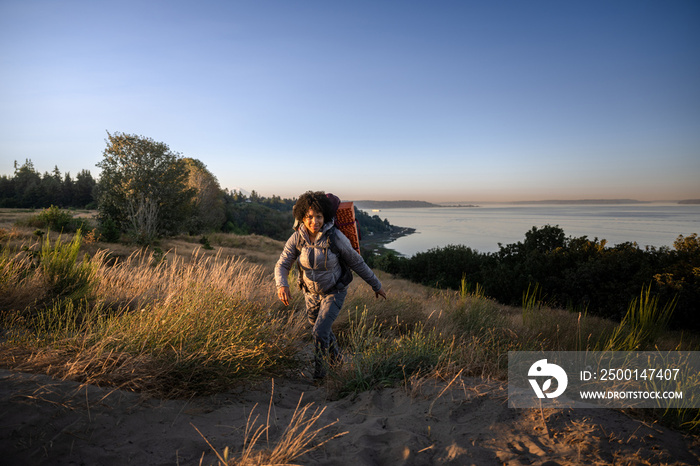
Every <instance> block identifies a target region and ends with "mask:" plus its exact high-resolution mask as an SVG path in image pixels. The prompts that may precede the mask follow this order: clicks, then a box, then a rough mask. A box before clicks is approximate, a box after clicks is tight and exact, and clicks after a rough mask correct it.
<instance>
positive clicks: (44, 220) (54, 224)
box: [27, 205, 87, 232]
mask: <svg viewBox="0 0 700 466" xmlns="http://www.w3.org/2000/svg"><path fill="white" fill-rule="evenodd" d="M27 224H28V225H29V226H31V227H34V228H45V229H48V230H53V231H61V232H73V231H78V230H80V229H85V227H86V226H87V225H86V224H85V221H83V220H80V219H76V218H73V215H72V214H71V213H70V212H68V211H65V210H61V209H59V208H58V207H56V206H54V205H52V206H51V207H49V208H47V209H44V210H42V211H41V212H39V213H38V214H36V215H34V216H32V217H31V218H30V219H29V220H27Z"/></svg>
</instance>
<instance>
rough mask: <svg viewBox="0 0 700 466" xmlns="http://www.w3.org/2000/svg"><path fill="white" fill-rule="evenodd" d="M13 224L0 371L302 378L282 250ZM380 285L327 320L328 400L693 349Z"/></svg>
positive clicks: (155, 389)
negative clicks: (540, 357) (603, 354)
mask: <svg viewBox="0 0 700 466" xmlns="http://www.w3.org/2000/svg"><path fill="white" fill-rule="evenodd" d="M26 215H28V216H29V215H32V214H31V213H26ZM20 217H22V214H21V213H18V212H10V213H9V214H8V213H7V212H6V211H4V212H2V218H0V247H1V250H0V277H1V278H0V312H1V315H2V328H3V341H2V343H1V344H0V366H2V367H5V368H11V369H16V370H22V371H34V372H43V373H47V374H50V375H53V376H55V377H58V378H63V379H73V380H78V381H81V382H86V383H91V384H97V385H109V386H115V387H119V388H126V389H130V390H134V391H143V392H148V393H152V394H154V395H157V396H161V397H174V398H180V397H191V396H195V395H203V394H211V393H216V392H219V391H222V390H228V389H230V388H231V387H232V386H234V385H236V384H246V383H248V382H251V381H256V380H260V379H261V378H262V377H267V376H270V375H273V376H275V377H284V376H285V374H289V373H290V371H295V372H297V373H298V372H299V371H300V370H305V369H307V368H306V367H305V365H306V364H307V363H306V362H305V361H304V358H303V354H304V352H305V351H308V348H309V346H310V337H309V333H310V332H309V331H308V328H307V323H306V317H305V312H304V302H303V297H302V296H301V294H300V293H299V292H293V301H292V303H291V305H290V306H289V307H285V306H284V305H283V304H281V303H280V302H279V301H278V300H277V299H276V293H275V289H274V281H273V278H272V270H273V267H274V263H275V262H276V260H277V257H278V255H279V253H280V251H281V250H282V246H283V243H282V242H279V241H275V240H272V239H269V238H265V237H260V236H237V235H234V234H215V235H211V236H209V237H208V243H207V245H206V246H207V248H206V249H205V247H203V245H202V244H201V243H200V241H199V238H197V237H187V236H182V237H176V238H172V239H169V240H163V241H162V242H161V243H160V244H159V245H158V246H157V247H155V248H147V249H141V248H136V247H132V246H129V245H125V244H112V243H102V242H99V241H95V238H94V237H90V236H89V235H81V234H80V233H77V234H68V235H58V234H56V233H52V232H51V233H45V234H43V235H41V236H37V234H36V232H35V229H34V228H31V227H22V226H17V222H18V221H19V220H21V218H20ZM20 224H23V223H22V222H21V221H20ZM378 275H379V277H380V279H381V280H382V282H383V284H384V287H385V289H386V290H387V293H388V295H389V299H387V300H377V299H375V297H374V293H373V292H372V291H371V289H370V288H369V287H368V286H367V285H366V284H364V283H363V282H362V281H361V280H359V279H358V280H354V281H353V283H352V285H351V289H350V292H349V294H348V298H347V300H346V304H345V306H344V309H343V311H342V313H341V315H340V317H339V318H338V320H337V321H336V324H335V327H334V328H335V330H336V334H337V335H338V337H339V339H340V340H341V344H342V346H343V348H344V351H345V352H346V355H347V356H348V357H347V361H346V363H345V364H344V365H342V366H340V367H336V368H333V370H332V372H331V376H330V377H329V379H328V380H327V382H326V386H327V389H328V391H329V392H330V393H331V394H332V396H336V397H340V396H344V395H347V394H350V393H359V392H362V391H365V390H368V389H373V388H377V387H383V386H392V385H398V384H403V383H409V382H410V381H411V380H415V379H416V378H421V377H435V378H443V379H448V380H449V379H450V378H452V377H454V376H455V375H456V374H462V375H470V376H476V377H488V378H495V379H500V380H505V379H506V376H507V352H508V351H514V350H528V351H530V350H595V349H604V348H605V349H629V347H628V346H626V345H628V344H629V342H630V341H634V342H636V343H635V344H637V343H639V342H642V344H643V347H639V349H645V348H659V349H695V348H697V342H696V341H694V340H693V339H692V337H691V338H689V337H688V335H684V336H682V337H681V336H680V334H678V333H673V332H667V331H666V332H664V331H659V332H654V333H653V334H651V333H647V330H648V328H649V326H651V327H653V328H654V329H656V328H657V327H658V325H657V323H658V321H657V320H655V319H657V318H659V317H662V316H659V314H660V311H661V310H659V309H656V308H654V307H653V306H652V307H650V308H649V309H646V310H644V312H646V317H645V318H644V319H642V320H638V321H631V320H626V321H624V322H623V323H622V324H617V323H614V322H612V321H608V320H604V319H601V318H596V317H591V316H586V315H581V314H576V313H572V312H568V311H564V310H559V309H551V308H549V307H547V306H546V305H544V304H543V303H541V302H538V301H537V300H536V298H535V297H536V296H537V293H536V292H533V293H528V294H526V295H525V296H524V298H523V305H522V306H521V307H512V306H503V305H500V304H497V303H496V302H495V301H493V300H491V299H489V298H488V297H486V296H484V295H483V292H482V291H481V289H480V288H479V287H477V288H476V289H474V290H471V291H470V290H468V289H466V288H467V287H466V286H465V287H463V289H462V290H460V291H445V290H436V289H434V288H429V287H425V286H421V285H417V284H414V283H411V282H409V281H406V280H403V279H397V278H395V277H393V276H391V275H389V274H386V273H382V272H378ZM292 281H294V277H293V279H292ZM294 291H296V290H294ZM694 415H695V414H693V416H694ZM682 420H684V421H690V422H691V424H689V425H690V426H691V427H696V426H697V425H698V420H697V418H695V419H682Z"/></svg>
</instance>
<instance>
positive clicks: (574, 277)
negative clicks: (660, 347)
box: [371, 225, 700, 329]
mask: <svg viewBox="0 0 700 466" xmlns="http://www.w3.org/2000/svg"><path fill="white" fill-rule="evenodd" d="M371 265H372V266H373V267H376V268H378V269H381V270H384V271H386V272H389V273H393V274H395V275H398V276H400V277H403V278H407V279H409V280H412V281H415V282H418V283H422V284H425V285H430V286H437V287H440V288H450V289H460V287H462V286H464V285H463V282H462V280H463V279H464V281H466V283H468V284H472V285H473V284H480V285H481V286H482V287H483V290H484V293H485V294H486V295H488V296H490V297H492V298H494V299H496V300H498V301H499V302H502V303H504V304H509V305H519V304H520V303H521V300H522V296H523V292H524V291H525V290H527V289H528V288H529V287H530V286H532V285H535V284H536V285H538V286H539V289H540V290H541V293H542V294H543V295H545V296H546V300H547V302H548V304H550V305H552V306H557V307H562V308H569V309H575V310H578V311H585V312H588V313H590V314H594V315H598V316H602V317H607V318H612V319H615V320H620V319H622V317H623V316H624V315H625V313H626V312H627V309H628V305H629V303H630V301H631V300H633V299H635V298H636V297H638V295H639V290H640V289H641V288H642V287H643V286H648V287H650V289H651V293H652V294H653V295H655V296H658V297H659V299H660V300H661V302H663V303H666V302H670V301H672V300H674V299H675V300H677V307H676V311H675V313H674V315H673V318H672V319H671V322H670V325H671V326H672V327H677V328H695V329H698V328H700V321H698V319H697V318H696V317H695V316H697V314H698V312H700V240H699V239H698V236H697V234H695V233H694V234H692V235H689V236H687V237H684V236H682V235H681V236H679V238H678V239H677V240H676V242H675V243H674V248H673V249H671V248H668V247H661V248H654V247H646V248H641V247H639V246H638V245H637V244H636V243H629V242H628V243H622V244H618V245H615V246H612V247H608V246H607V245H606V242H605V240H602V241H599V240H598V239H597V238H595V239H593V240H590V239H588V238H587V237H585V236H583V237H578V238H572V237H567V236H566V235H565V234H564V231H563V230H562V229H561V228H560V227H559V226H550V225H546V226H544V227H541V228H537V227H533V228H532V229H531V230H530V231H528V232H527V233H526V234H525V239H524V241H521V242H517V243H513V244H508V245H501V246H500V249H499V251H498V252H496V253H479V252H478V251H475V250H473V249H471V248H469V247H467V246H463V245H457V246H455V245H450V246H446V247H443V248H434V249H431V250H429V251H427V252H423V253H418V254H415V255H414V256H412V257H410V258H406V257H401V256H399V255H397V254H395V253H387V254H384V255H382V256H378V257H376V258H374V259H373V261H372V264H371Z"/></svg>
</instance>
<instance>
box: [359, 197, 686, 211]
mask: <svg viewBox="0 0 700 466" xmlns="http://www.w3.org/2000/svg"><path fill="white" fill-rule="evenodd" d="M353 202H354V203H355V206H356V207H357V208H358V209H362V210H370V211H371V210H381V209H416V208H436V207H441V208H451V207H468V208H475V207H481V206H480V205H478V204H473V203H459V202H445V203H442V204H434V203H432V202H427V201H370V200H363V201H353ZM662 202H663V203H669V204H679V205H689V204H692V205H694V204H700V199H683V200H672V201H639V200H636V199H548V200H540V201H509V202H486V204H509V205H630V204H633V205H634V204H639V205H646V204H656V203H662Z"/></svg>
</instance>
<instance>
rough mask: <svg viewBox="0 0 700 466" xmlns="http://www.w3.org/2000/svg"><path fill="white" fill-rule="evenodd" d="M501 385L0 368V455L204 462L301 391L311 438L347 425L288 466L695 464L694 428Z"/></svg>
mask: <svg viewBox="0 0 700 466" xmlns="http://www.w3.org/2000/svg"><path fill="white" fill-rule="evenodd" d="M506 388H507V387H506V385H505V384H503V383H502V382H487V381H483V380H479V379H470V378H463V379H457V380H455V381H454V382H453V383H451V384H450V385H449V386H448V383H445V382H434V381H423V382H419V383H415V384H413V386H412V387H410V388H407V387H402V388H394V389H382V390H375V391H370V392H366V393H362V394H360V395H358V396H356V397H347V398H343V399H340V400H329V399H328V398H327V392H326V389H325V388H323V387H317V386H315V385H314V384H312V383H311V381H309V380H308V379H306V378H304V377H303V376H302V375H300V376H299V377H298V378H297V379H285V380H280V379H276V380H274V381H273V380H269V381H266V382H265V383H261V384H259V386H256V387H248V388H246V389H237V390H232V391H230V392H228V393H225V394H220V395H217V396H213V397H206V398H199V399H191V400H159V399H153V398H147V397H144V396H142V395H139V394H136V393H130V392H124V391H120V390H115V389H111V388H101V387H95V386H81V385H80V384H78V383H76V382H71V381H59V380H55V379H52V378H50V377H48V376H45V375H36V374H26V373H19V372H12V371H8V370H0V412H2V413H3V415H2V417H1V418H0V451H1V452H2V455H3V456H2V459H0V463H2V464H8V465H22V464H32V465H43V464H46V465H59V464H61V465H64V464H65V465H73V464H75V465H82V464H85V465H93V464H100V465H123V464H139V465H161V464H162V465H166V464H167V465H175V464H180V465H186V464H200V461H201V464H215V463H216V462H217V459H216V455H215V453H214V451H213V450H212V448H211V447H210V446H209V445H208V444H207V441H208V442H209V443H211V445H212V446H213V447H214V448H216V449H217V450H218V451H219V452H223V450H224V448H225V447H229V448H230V451H231V452H232V453H235V452H240V451H241V449H242V447H243V440H244V437H245V428H246V424H247V422H248V420H249V419H255V418H256V416H257V423H256V424H255V425H254V426H255V427H257V426H259V425H261V424H263V425H264V424H267V423H268V416H269V425H270V429H269V430H268V431H267V432H266V433H265V434H263V435H262V436H261V437H260V439H259V440H258V442H257V444H256V445H257V446H259V447H260V448H265V447H266V446H267V445H268V441H269V444H274V443H275V441H276V439H277V438H279V436H280V435H281V432H282V431H283V430H284V428H285V427H286V426H287V425H288V424H289V421H290V419H291V417H292V414H293V413H294V411H295V409H296V408H297V405H298V404H299V401H300V398H301V406H304V405H306V404H307V403H313V406H312V407H311V411H310V412H312V411H313V410H314V409H316V408H319V409H323V408H324V407H325V410H324V411H323V413H322V415H321V417H320V418H319V419H318V421H317V422H316V423H315V424H314V427H316V428H320V427H324V426H327V425H329V424H331V423H333V422H335V424H333V425H331V426H330V427H327V428H326V429H324V430H322V431H321V432H320V433H319V435H318V437H317V439H316V443H318V442H319V441H323V440H324V439H328V438H330V437H332V436H334V435H338V434H341V433H344V432H347V433H345V434H344V435H342V436H340V437H337V438H333V439H331V440H329V441H328V442H327V443H325V444H324V445H322V446H321V447H319V448H317V449H315V450H313V451H311V452H309V453H307V454H305V455H303V456H301V457H299V458H297V459H295V460H294V461H293V463H295V464H322V465H353V466H361V465H401V464H404V465H413V464H415V465H425V464H457V465H463V464H477V465H490V464H508V465H520V464H534V465H537V464H541V465H550V466H551V465H556V464H561V465H564V464H612V463H614V464H700V442H699V441H698V438H696V437H688V436H684V435H683V434H681V433H678V432H675V431H672V430H669V429H667V428H664V427H662V426H659V425H658V424H654V425H652V424H648V423H644V422H642V421H639V420H636V419H633V418H630V417H628V416H626V415H625V414H623V413H621V412H618V411H613V410H606V409H591V410H545V411H544V413H541V412H540V411H539V410H516V409H510V408H508V407H507V402H506V393H507V389H506ZM256 405H257V406H256ZM254 407H255V408H254ZM251 410H253V416H252V417H249V416H250V414H251ZM542 414H544V417H545V419H546V421H543V418H542ZM195 427H196V429H195ZM197 430H199V431H200V432H201V435H200V434H199V433H198V432H197ZM253 430H254V429H253ZM203 436H204V437H206V440H205V438H203Z"/></svg>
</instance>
